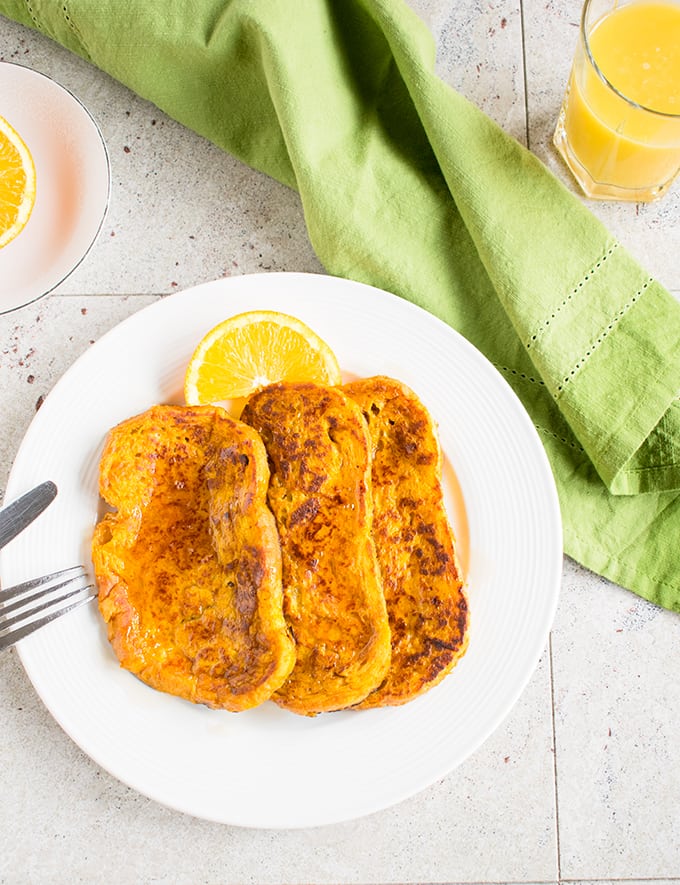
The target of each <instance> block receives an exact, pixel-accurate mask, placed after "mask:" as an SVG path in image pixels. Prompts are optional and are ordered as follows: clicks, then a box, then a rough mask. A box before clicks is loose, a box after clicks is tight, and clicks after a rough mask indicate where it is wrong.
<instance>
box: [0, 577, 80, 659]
mask: <svg viewBox="0 0 680 885" xmlns="http://www.w3.org/2000/svg"><path fill="white" fill-rule="evenodd" d="M85 589H89V590H92V591H93V592H92V593H90V594H88V595H87V596H85V597H83V598H82V599H78V600H76V602H72V603H71V604H70V605H67V606H66V608H60V609H57V610H56V611H53V612H50V613H49V614H46V615H45V616H44V617H42V618H39V619H38V620H37V621H30V622H29V623H28V624H25V625H24V626H23V627H18V628H17V629H16V630H12V631H11V632H9V633H7V634H5V635H4V636H0V652H2V651H5V649H8V648H9V647H10V646H12V645H14V644H15V643H17V642H19V640H20V639H24V638H25V637H26V636H29V635H30V634H31V633H33V632H34V631H35V630H38V629H39V628H40V627H44V626H45V624H49V622H50V621H53V620H54V619H55V618H59V617H61V615H65V614H66V613H67V612H70V611H73V609H75V608H79V606H81V605H84V604H85V603H86V602H89V601H90V600H91V599H94V597H95V596H96V595H97V594H96V592H94V588H93V587H92V586H90V587H89V588H85Z"/></svg>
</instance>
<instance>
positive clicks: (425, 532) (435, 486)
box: [343, 376, 468, 708]
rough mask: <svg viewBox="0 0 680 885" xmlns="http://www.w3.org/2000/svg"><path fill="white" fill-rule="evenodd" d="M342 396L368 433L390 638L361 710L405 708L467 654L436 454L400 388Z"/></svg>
mask: <svg viewBox="0 0 680 885" xmlns="http://www.w3.org/2000/svg"><path fill="white" fill-rule="evenodd" d="M343 389H344V391H345V392H346V393H347V394H348V396H350V397H351V398H352V399H353V400H355V402H356V403H357V404H358V405H359V407H360V408H361V410H362V412H363V414H364V417H365V418H366V421H367V423H368V427H369V432H370V435H371V446H372V474H371V478H372V486H373V501H374V512H373V538H374V541H375V546H376V550H377V552H378V561H379V563H380V571H381V574H382V581H383V591H384V594H385V600H386V602H387V611H388V613H389V620H390V629H391V635H392V663H391V667H390V670H389V673H388V675H387V678H386V679H385V681H384V682H383V684H382V685H381V686H380V687H379V688H378V689H377V690H376V691H374V692H373V693H372V694H370V695H369V696H368V697H367V698H366V699H365V700H364V701H363V703H361V704H360V705H359V707H360V708H368V707H379V706H386V705H397V704H404V703H406V702H407V701H410V700H411V699H413V698H415V697H417V696H418V695H421V694H423V693H424V692H425V691H427V690H428V689H430V688H432V686H434V685H436V684H437V683H439V682H440V681H441V680H442V679H443V678H444V676H446V674H447V673H449V672H450V671H451V669H452V668H453V667H454V666H455V664H456V663H457V661H458V660H459V659H460V657H461V656H462V655H463V654H464V652H465V650H466V648H467V641H468V604H467V598H466V594H465V589H464V586H463V580H462V576H461V574H460V569H459V567H458V564H457V561H456V555H455V545H454V537H453V531H452V529H451V526H450V524H449V521H448V518H447V514H446V510H445V507H444V498H443V491H442V480H441V475H442V456H441V450H440V446H439V442H438V439H437V434H436V431H435V427H434V425H433V422H432V419H431V417H430V415H429V413H428V411H427V409H426V408H425V407H424V405H423V404H422V403H421V402H420V400H419V399H418V397H417V396H416V395H415V394H414V393H413V391H411V390H410V389H409V388H408V387H407V386H406V385H404V384H401V383H400V382H398V381H395V380H393V379H391V378H386V377H380V376H378V377H374V378H367V379H363V380H359V381H355V382H352V383H350V384H346V385H344V387H343Z"/></svg>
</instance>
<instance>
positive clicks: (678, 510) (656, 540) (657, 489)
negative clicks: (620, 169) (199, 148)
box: [0, 0, 680, 611]
mask: <svg viewBox="0 0 680 885" xmlns="http://www.w3.org/2000/svg"><path fill="white" fill-rule="evenodd" d="M0 12H1V13H4V14H5V15H7V16H9V17H11V18H13V19H16V20H18V21H21V22H23V23H24V24H27V25H29V26H33V27H36V28H38V29H39V30H41V31H42V32H43V33H45V34H47V35H49V36H50V37H52V38H54V39H55V40H57V41H59V42H60V43H62V44H63V45H65V46H67V47H68V48H70V49H71V50H73V51H74V52H76V53H78V54H80V55H82V56H84V57H85V58H87V59H89V60H90V61H91V62H93V63H94V64H95V65H97V66H98V67H100V68H102V69H103V70H105V71H107V72H109V73H110V74H111V75H112V76H113V77H115V78H117V79H118V80H120V81H122V82H123V83H125V84H126V85H127V86H129V87H130V88H131V89H133V90H134V91H135V92H137V93H138V94H140V95H141V96H143V97H145V98H147V99H150V100H151V101H152V102H154V103H155V104H156V105H158V106H159V107H160V108H162V109H163V110H164V111H166V112H167V113H168V114H169V115H171V116H172V117H174V118H175V119H177V120H179V121H181V122H182V123H184V124H186V125H187V126H188V127H190V128H192V129H193V130H195V131H197V132H199V133H201V134H202V135H204V136H206V137H207V138H208V139H210V140H211V141H213V142H214V143H216V144H218V145H220V146H221V147H222V148H224V149H225V150H227V151H229V152H230V153H232V154H234V155H235V156H237V157H239V158H240V159H242V160H243V161H245V162H246V163H248V164H250V165H251V166H253V167H254V168H256V169H259V170H261V171H263V172H265V173H267V174H269V175H271V176H273V177H274V178H276V179H278V180H279V181H281V182H284V183H285V184H287V185H289V186H290V187H292V188H296V189H297V190H298V191H299V193H300V196H301V199H302V203H303V206H304V211H305V217H306V222H307V227H308V231H309V236H310V239H311V242H312V244H313V246H314V248H315V250H316V252H317V255H318V256H319V259H320V260H321V262H322V263H323V265H324V267H325V268H326V269H327V271H328V272H329V273H331V274H335V275H338V276H343V277H348V278H351V279H355V280H361V281H363V282H367V283H371V284H373V285H375V286H378V287H381V288H384V289H388V290H390V291H392V292H394V293H396V294H398V295H400V296H402V297H404V298H408V299H409V300H411V301H414V302H415V303H417V304H419V305H420V306H421V307H424V308H425V309H427V310H429V311H431V312H432V313H434V314H436V315H437V316H439V317H441V318H442V319H443V320H445V321H446V322H447V323H450V324H451V325H452V326H453V327H454V328H456V329H457V330H458V331H459V332H461V333H462V334H463V335H464V336H466V337H467V338H468V339H469V340H470V341H471V342H472V343H473V344H475V345H476V346H477V347H478V348H479V349H480V350H481V351H482V352H483V353H484V354H485V355H486V356H487V357H488V358H489V359H490V360H491V361H492V362H493V363H494V364H495V365H496V367H497V368H498V370H499V371H500V372H501V373H502V374H503V375H504V377H505V378H506V379H507V380H508V382H509V383H510V384H511V385H512V387H513V388H514V390H515V391H516V393H517V394H518V395H519V397H520V399H521V400H522V402H523V403H524V405H525V407H526V409H527V411H528V412H529V414H530V415H531V417H532V419H533V421H534V423H535V425H536V427H537V428H538V431H539V433H540V435H541V438H542V440H543V442H544V444H545V448H546V450H547V452H548V455H549V458H550V461H551V464H552V468H553V471H554V475H555V479H556V482H557V487H558V491H559V495H560V501H561V508H562V517H563V523H564V545H565V551H566V552H567V553H568V554H569V555H570V556H572V557H573V558H574V559H576V560H578V561H579V562H581V563H583V564H584V565H585V566H587V567H588V568H590V569H592V570H594V571H596V572H598V573H600V574H602V575H606V576H607V577H608V578H610V579H611V580H613V581H615V582H617V583H619V584H621V585H623V586H625V587H627V588H630V589H631V590H633V591H635V592H636V593H638V594H640V595H641V596H644V597H646V598H648V599H650V600H652V601H654V602H656V603H658V604H659V605H662V606H665V607H667V608H670V609H675V610H676V611H680V569H679V568H678V553H677V550H678V541H679V540H680V495H679V493H678V489H679V488H680V403H679V401H678V394H679V392H680V304H679V303H678V302H677V301H676V300H675V299H674V298H673V297H672V296H671V295H670V294H669V293H668V292H666V291H665V290H664V288H663V287H662V286H661V285H660V284H659V283H658V282H656V281H655V280H653V279H652V278H651V277H650V276H649V274H648V273H647V272H646V271H645V270H644V269H643V268H642V267H640V266H639V264H638V263H636V261H635V260H634V259H633V258H632V257H631V255H630V254H629V253H628V252H627V251H626V250H625V248H623V247H622V246H621V245H619V243H617V241H616V240H615V238H614V237H613V236H612V235H611V234H610V233H609V232H608V231H607V230H606V228H605V227H603V226H602V225H601V224H600V223H599V222H598V221H597V220H596V218H595V217H594V216H593V215H592V214H591V213H590V212H589V211H588V209H587V208H585V207H584V206H583V204H582V203H581V201H580V200H578V199H576V198H575V197H573V196H572V195H571V194H570V193H569V192H568V191H567V190H566V189H565V188H563V187H562V185H561V184H560V183H559V182H558V181H557V180H556V179H555V178H554V177H553V176H552V175H551V174H550V173H549V172H548V171H547V170H546V169H545V168H544V167H543V166H542V165H541V164H540V163H539V161H538V160H537V159H536V158H535V157H534V156H533V155H532V154H530V153H529V152H528V151H526V150H525V149H524V148H522V147H521V146H520V145H519V144H518V143H517V142H516V141H515V140H513V139H512V138H510V137H509V136H507V135H506V134H504V133H503V132H502V131H501V130H500V129H499V127H498V126H496V125H495V124H494V123H493V122H492V121H491V120H489V119H488V118H487V117H486V116H485V115H484V114H483V113H482V112H481V111H479V110H478V109H477V108H475V107H474V106H473V105H471V104H470V103H469V102H467V101H466V100H465V99H463V98H462V97H461V96H460V95H458V94H456V92H454V91H453V90H451V89H450V88H449V87H447V86H446V85H445V84H443V83H442V81H441V80H440V79H438V78H437V76H436V75H435V73H434V55H435V50H434V45H433V41H432V38H431V35H430V34H429V32H428V31H427V29H426V27H425V26H424V25H423V24H422V22H421V21H420V20H419V19H418V18H417V16H416V15H415V14H414V13H413V12H412V11H410V10H409V8H408V7H407V6H405V5H404V3H403V2H402V0H231V2H229V0H192V2H186V0H166V2H163V3H161V2H153V0H64V2H59V3H57V2H55V0H30V2H28V0H0ZM206 174H209V170H206ZM451 383H452V384H455V383H456V381H455V378H452V379H451Z"/></svg>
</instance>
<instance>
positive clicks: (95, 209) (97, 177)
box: [0, 62, 111, 314]
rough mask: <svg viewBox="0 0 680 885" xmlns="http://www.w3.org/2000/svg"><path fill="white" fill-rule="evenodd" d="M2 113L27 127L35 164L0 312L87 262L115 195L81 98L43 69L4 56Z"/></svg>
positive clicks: (1, 280)
mask: <svg viewBox="0 0 680 885" xmlns="http://www.w3.org/2000/svg"><path fill="white" fill-rule="evenodd" d="M0 115H1V116H3V117H4V118H5V119H6V120H7V121H8V122H9V123H10V124H11V125H12V126H13V127H14V128H15V129H16V130H17V132H18V133H19V134H20V135H21V137H22V138H23V140H24V141H25V142H26V145H27V147H28V149H29V150H30V152H31V154H32V156H33V161H34V163H35V169H36V200H35V206H34V207H33V212H32V213H31V217H30V218H29V220H28V224H27V225H26V227H25V228H24V229H23V230H22V231H21V233H20V234H19V235H18V236H17V237H16V238H15V239H14V240H12V242H11V243H8V245H7V246H5V247H4V248H3V249H0V314H2V313H7V312H9V311H10V310H16V308H18V307H24V306H25V305H26V304H30V303H31V302H32V301H35V300H36V299H38V298H42V296H43V295H46V294H47V293H48V292H51V291H52V289H54V288H55V286H58V285H59V283H61V282H62V281H63V280H64V279H66V277H67V276H69V274H70V273H72V272H73V271H74V270H75V268H76V267H77V266H78V265H79V264H80V262H81V261H82V260H83V258H84V257H85V255H86V254H87V253H88V251H89V249H90V247H91V246H92V244H93V243H94V241H95V239H96V237H97V234H98V233H99V230H100V228H101V226H102V223H103V221H104V217H105V215H106V210H107V207H108V202H109V192H110V179H111V175H110V168H109V157H108V154H107V151H106V146H105V144H104V139H103V138H102V134H101V132H100V131H99V127H98V126H97V124H96V123H95V121H94V120H93V119H92V117H91V116H90V114H89V112H88V111H87V110H86V108H85V107H84V106H83V105H82V104H81V102H80V101H79V100H78V99H77V98H75V96H73V95H72V94H71V93H70V92H68V90H66V89H65V88H64V87H63V86H60V85H59V84H57V83H55V82H54V80H51V79H50V78H49V77H47V76H45V75H44V74H41V73H38V72H37V71H33V70H31V69H30V68H25V67H23V66H22V65H17V64H11V63H9V62H0Z"/></svg>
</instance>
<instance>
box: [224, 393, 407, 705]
mask: <svg viewBox="0 0 680 885" xmlns="http://www.w3.org/2000/svg"><path fill="white" fill-rule="evenodd" d="M241 417H242V420H244V421H245V422H247V423H248V424H250V425H252V427H254V428H255V429H256V430H257V431H258V432H259V433H260V434H261V436H262V439H263V441H264V444H265V447H266V449H267V453H268V455H269V462H270V469H271V479H270V483H269V496H268V501H269V506H270V507H271V509H272V512H273V513H274V516H275V517H276V522H277V526H278V530H279V536H280V540H281V554H282V562H283V588H284V611H285V614H286V618H287V621H288V623H289V625H290V627H291V629H292V632H293V635H294V637H295V640H296V643H297V663H296V665H295V668H294V669H293V672H292V674H291V675H290V677H289V679H288V680H287V681H286V683H284V685H283V686H282V687H281V688H280V689H279V690H278V691H277V692H276V693H275V694H274V696H273V700H275V701H276V702H277V703H278V704H280V705H281V706H282V707H286V708H287V709H289V710H292V711H294V712H296V713H301V714H306V715H313V714H315V713H320V712H324V711H330V710H337V709H341V708H343V707H347V706H351V705H354V704H357V703H359V702H360V701H361V700H362V699H363V698H365V697H366V696H367V695H368V694H369V693H370V692H371V691H373V690H374V689H375V688H376V687H377V686H378V685H379V684H380V683H381V682H382V680H383V679H384V677H385V674H386V673H387V669H388V666H389V661H390V634H389V626H388V619H387V612H386V608H385V600H384V597H383V593H382V586H381V581H380V575H379V570H378V565H377V560H376V554H375V548H374V545H373V540H372V537H371V520H372V512H373V504H372V496H371V487H370V441H369V436H368V430H367V427H366V422H365V421H364V418H363V416H362V414H361V410H360V409H359V408H358V406H357V405H356V404H355V403H354V402H353V401H352V400H351V399H349V397H347V396H346V395H345V394H344V393H343V392H342V390H340V389H339V388H336V387H324V386H318V385H313V384H285V383H282V384H275V385H271V386H269V387H267V388H265V389H264V390H262V391H261V392H259V393H257V394H255V395H254V396H253V397H251V399H250V400H249V401H248V403H247V405H246V407H245V409H244V411H243V414H242V416H241Z"/></svg>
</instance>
